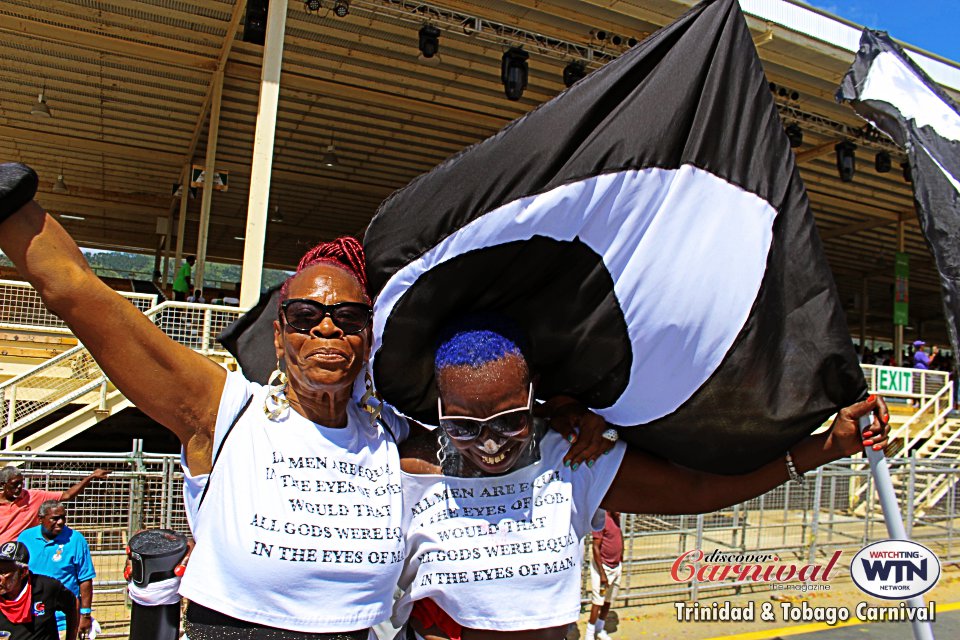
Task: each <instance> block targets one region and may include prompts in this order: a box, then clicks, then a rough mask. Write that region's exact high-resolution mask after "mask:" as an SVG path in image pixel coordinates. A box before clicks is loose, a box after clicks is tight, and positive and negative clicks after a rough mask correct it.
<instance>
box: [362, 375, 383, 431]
mask: <svg viewBox="0 0 960 640" xmlns="http://www.w3.org/2000/svg"><path fill="white" fill-rule="evenodd" d="M363 384H364V387H365V390H364V392H363V397H362V398H360V406H361V407H363V410H364V411H366V412H367V413H369V414H370V424H371V425H375V424H377V418H379V417H380V412H381V411H382V410H383V400H381V399H380V395H379V394H378V393H377V391H376V390H375V389H374V388H373V376H371V375H370V365H369V364H368V365H366V366H364V368H363Z"/></svg>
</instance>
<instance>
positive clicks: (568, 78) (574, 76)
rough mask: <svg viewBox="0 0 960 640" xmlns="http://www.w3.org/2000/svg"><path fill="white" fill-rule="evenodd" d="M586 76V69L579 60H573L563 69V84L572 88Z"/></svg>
mask: <svg viewBox="0 0 960 640" xmlns="http://www.w3.org/2000/svg"><path fill="white" fill-rule="evenodd" d="M586 75H587V69H586V67H584V66H583V63H582V62H580V61H579V60H573V61H572V62H569V63H567V66H565V67H564V68H563V84H564V85H565V86H567V87H572V86H573V85H574V84H575V83H576V82H577V81H578V80H581V79H582V78H583V77H584V76H586Z"/></svg>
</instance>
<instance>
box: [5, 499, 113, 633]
mask: <svg viewBox="0 0 960 640" xmlns="http://www.w3.org/2000/svg"><path fill="white" fill-rule="evenodd" d="M39 518H40V525H39V526H36V527H31V528H30V529H27V530H26V531H24V532H23V533H21V534H20V537H19V538H17V540H18V541H20V542H22V543H23V544H25V545H26V546H27V548H28V549H29V550H30V571H31V572H33V573H35V574H38V575H43V576H50V577H51V578H56V579H57V580H59V581H60V582H61V583H63V586H65V587H66V588H67V589H69V590H70V591H72V592H73V594H74V595H75V596H77V597H78V598H80V637H81V638H85V637H86V636H87V634H88V633H89V632H90V627H91V625H92V622H93V618H92V606H93V578H94V577H95V576H96V575H97V574H96V572H95V571H94V569H93V560H91V558H90V547H89V545H87V540H86V538H84V537H83V534H81V533H80V532H79V531H74V530H73V529H71V528H70V527H68V526H67V513H66V509H65V508H64V506H63V503H62V502H60V501H58V500H47V501H46V502H44V503H43V504H41V505H40V513H39ZM57 625H58V627H59V629H60V630H61V631H62V630H63V629H65V628H66V618H64V617H63V614H61V613H60V612H59V611H58V612H57Z"/></svg>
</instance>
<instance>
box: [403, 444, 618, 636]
mask: <svg viewBox="0 0 960 640" xmlns="http://www.w3.org/2000/svg"><path fill="white" fill-rule="evenodd" d="M569 446H570V444H569V443H568V442H567V441H566V440H564V439H563V437H562V436H561V435H560V434H558V433H556V432H554V431H550V432H547V434H546V435H545V436H544V437H543V439H542V440H541V442H540V452H541V459H540V461H539V462H537V463H534V464H531V465H529V466H526V467H523V468H521V469H517V470H515V471H512V472H510V473H508V474H505V475H502V476H494V477H483V478H456V477H448V476H441V475H413V474H408V473H403V474H402V477H403V482H402V484H403V499H404V513H403V525H402V526H403V530H404V531H405V532H406V547H407V560H406V564H405V565H404V569H403V574H402V576H401V578H400V587H401V589H402V590H403V596H402V597H401V598H400V600H399V601H398V602H397V605H396V607H395V609H394V623H397V622H398V621H401V620H405V619H406V618H407V617H408V616H409V614H410V610H411V609H412V607H413V603H414V602H415V601H416V600H420V599H422V598H431V599H433V601H434V602H436V603H437V605H438V606H439V607H440V608H441V609H443V610H444V611H445V612H446V613H447V614H448V615H450V617H451V618H453V619H454V620H455V621H457V622H458V623H459V624H461V625H463V626H464V627H468V628H472V629H489V630H495V631H519V630H523V629H542V628H546V627H555V626H558V625H562V624H567V623H570V622H574V621H575V620H577V618H578V617H579V615H580V565H581V555H582V554H581V550H580V549H581V547H580V539H581V538H582V537H583V536H584V535H586V534H587V533H588V532H590V521H591V519H592V516H593V514H594V512H595V511H596V510H597V508H598V507H599V506H600V501H601V500H603V497H604V496H605V495H606V493H607V490H608V489H609V488H610V484H611V483H612V482H613V478H614V476H616V474H617V471H618V469H619V468H620V463H621V461H622V460H623V454H624V450H625V446H624V445H623V443H622V442H621V443H617V445H616V446H615V447H614V449H613V450H612V451H611V452H610V455H608V456H603V457H602V458H600V459H599V460H598V461H597V464H596V465H594V467H593V468H590V467H588V466H586V465H581V466H580V467H579V468H577V470H576V471H573V470H571V469H570V468H569V467H564V466H563V456H564V455H565V454H566V452H567V450H568V449H569Z"/></svg>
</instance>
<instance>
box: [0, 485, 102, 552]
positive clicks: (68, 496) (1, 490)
mask: <svg viewBox="0 0 960 640" xmlns="http://www.w3.org/2000/svg"><path fill="white" fill-rule="evenodd" d="M108 475H110V472H109V471H107V470H106V469H97V470H95V471H94V472H93V473H91V474H90V475H89V476H87V477H86V478H84V479H83V480H81V481H80V482H78V483H77V484H75V485H73V486H72V487H70V488H69V489H67V490H66V491H42V490H39V489H24V488H23V473H21V472H20V469H17V468H16V467H14V466H6V467H4V468H3V469H0V542H7V541H9V540H16V538H17V536H18V535H20V532H21V531H23V530H24V529H26V528H28V527H32V526H33V525H34V524H35V523H36V521H37V513H38V512H39V510H40V505H41V504H42V503H43V502H45V501H47V500H62V501H66V500H72V499H73V498H76V497H77V496H78V495H80V493H81V492H82V491H83V490H84V489H86V488H87V485H88V484H90V481H91V480H95V479H96V480H103V479H104V478H106V477H107V476H108Z"/></svg>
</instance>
